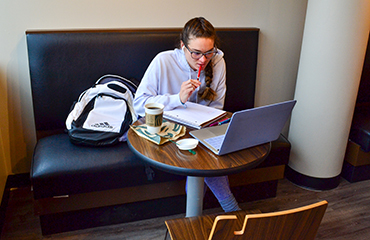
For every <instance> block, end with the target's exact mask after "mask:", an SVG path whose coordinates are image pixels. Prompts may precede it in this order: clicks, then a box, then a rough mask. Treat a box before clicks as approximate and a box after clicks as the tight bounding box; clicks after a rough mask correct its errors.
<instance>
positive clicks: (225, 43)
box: [26, 29, 290, 234]
mask: <svg viewBox="0 0 370 240" xmlns="http://www.w3.org/2000/svg"><path fill="white" fill-rule="evenodd" d="M179 32H180V29H151V30H143V29H136V30H86V31H84V30H71V31H27V32H26V36H27V46H28V56H29V68H30V77H31V87H32V98H33V108H34V119H35V127H36V133H37V138H38V142H37V145H36V147H35V150H34V157H33V160H32V166H31V171H30V178H31V182H32V187H33V193H34V205H35V213H36V214H37V215H40V221H41V226H42V230H43V234H50V233H55V232H60V231H67V230H74V229H79V228H85V227H94V226H99V225H105V224H112V223H119V222H127V221H134V220H139V219H144V218H150V217H157V216H162V215H169V214H175V213H180V212H185V190H184V184H185V177H184V176H179V175H174V174H170V173H166V172H163V171H160V170H157V169H155V168H151V167H149V166H146V165H145V164H144V163H143V162H141V161H140V160H139V159H138V158H137V157H136V156H134V155H133V153H132V152H131V151H130V150H129V149H128V146H127V144H126V143H120V144H118V145H115V146H111V147H101V148H92V147H81V146H75V145H73V144H72V143H71V142H70V141H69V139H68V135H67V134H66V133H65V125H64V122H65V120H66V117H67V115H68V112H69V109H70V107H71V105H72V103H73V101H75V100H76V99H77V98H78V96H79V94H80V93H81V92H82V91H84V90H85V89H87V88H88V87H90V86H91V85H92V84H93V83H94V82H95V81H96V80H97V79H98V78H99V77H101V76H103V75H105V74H117V75H120V76H123V77H126V78H128V79H133V80H134V81H135V80H136V81H139V80H140V79H141V78H142V76H143V74H144V72H145V70H146V68H147V66H148V65H149V63H150V61H151V60H152V59H153V57H154V56H155V55H156V54H157V53H159V52H160V51H163V50H167V49H173V48H175V47H176V44H177V42H178V35H179ZM218 34H219V37H220V39H221V47H220V48H221V49H222V50H223V51H224V53H225V60H226V64H227V95H226V103H225V110H228V111H232V112H234V111H237V110H242V109H246V108H251V107H253V106H254V96H255V94H254V93H255V81H256V66H257V53H258V35H259V29H218ZM272 146H273V149H272V151H271V154H270V155H269V157H268V158H267V159H266V160H265V162H263V163H262V164H261V165H260V166H258V167H257V168H256V169H253V170H249V171H246V172H243V173H239V174H236V175H232V176H230V184H231V186H232V189H233V191H234V193H235V196H236V198H237V200H238V201H239V202H243V201H251V200H257V199H262V198H267V197H274V196H275V195H276V188H277V181H278V179H281V178H283V176H284V166H285V165H286V164H287V163H288V159H289V152H290V143H289V142H288V141H287V140H286V139H285V138H284V137H283V136H281V137H280V138H279V139H278V140H277V141H275V142H274V143H273V144H272ZM215 206H217V203H216V202H215V199H214V198H212V195H211V194H208V193H207V196H206V198H205V207H215ZM112 207H113V208H112ZM107 212H108V213H107ZM107 216H108V217H107ZM84 217H85V218H87V219H88V220H87V221H85V224H82V225H81V224H80V223H81V222H84V221H83V220H82V219H83V218H84Z"/></svg>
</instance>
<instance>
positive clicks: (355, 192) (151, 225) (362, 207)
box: [1, 179, 370, 240]
mask: <svg viewBox="0 0 370 240" xmlns="http://www.w3.org/2000/svg"><path fill="white" fill-rule="evenodd" d="M369 185H370V181H362V182H358V183H348V182H347V181H345V180H343V179H342V181H341V183H340V185H339V187H337V188H336V189H334V190H330V191H322V192H315V191H308V190H305V189H302V188H299V187H297V186H295V185H293V184H292V183H290V182H289V181H287V180H285V179H284V180H281V181H280V182H279V186H278V193H277V197H276V198H271V199H267V200H261V201H256V202H249V203H244V204H241V207H242V208H243V209H246V210H247V209H255V208H258V209H260V210H261V211H262V212H269V211H277V210H284V209H289V208H294V207H299V206H302V205H306V204H310V203H314V202H317V201H319V200H327V201H328V202H329V206H328V209H327V211H326V214H325V216H324V219H323V221H322V223H321V226H320V228H319V232H318V234H317V238H316V239H336V240H339V239H343V240H344V239H345V240H361V239H370V188H369ZM31 203H32V198H31V192H30V189H29V188H18V189H13V190H12V191H11V194H10V200H9V203H8V208H7V212H6V219H5V225H4V228H3V231H2V235H1V239H4V240H5V239H12V240H17V239H22V240H31V239H32V240H34V239H68V240H74V239H76V240H77V239H78V240H81V239H89V240H95V239H96V240H98V239H99V240H101V239H107V240H111V239H120V240H122V239H130V240H131V239H132V240H143V239H144V240H157V239H164V235H165V232H166V228H165V225H164V221H165V220H166V219H171V218H178V217H183V216H184V215H183V214H179V215H175V216H168V217H161V218H156V219H150V220H144V221H138V222H132V223H126V224H118V225H112V226H108V227H99V228H93V229H87V230H79V231H74V232H67V233H61V234H55V235H51V236H46V237H42V236H41V230H40V224H39V220H38V218H37V217H35V216H34V215H33V210H32V206H31ZM218 211H220V209H211V210H207V212H218Z"/></svg>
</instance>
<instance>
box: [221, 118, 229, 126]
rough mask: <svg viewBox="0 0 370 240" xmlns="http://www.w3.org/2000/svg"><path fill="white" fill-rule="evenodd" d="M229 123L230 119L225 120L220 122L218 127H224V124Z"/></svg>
mask: <svg viewBox="0 0 370 240" xmlns="http://www.w3.org/2000/svg"><path fill="white" fill-rule="evenodd" d="M228 122H230V118H229V119H226V120H223V121H221V122H218V125H222V124H225V123H228Z"/></svg>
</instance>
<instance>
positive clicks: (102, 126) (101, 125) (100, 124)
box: [91, 122, 113, 129]
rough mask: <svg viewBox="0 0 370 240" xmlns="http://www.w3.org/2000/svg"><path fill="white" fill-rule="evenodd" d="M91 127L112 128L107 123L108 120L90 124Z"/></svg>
mask: <svg viewBox="0 0 370 240" xmlns="http://www.w3.org/2000/svg"><path fill="white" fill-rule="evenodd" d="M91 127H94V128H109V129H112V128H113V127H112V126H111V125H109V123H108V122H102V123H95V124H91Z"/></svg>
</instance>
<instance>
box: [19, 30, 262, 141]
mask: <svg viewBox="0 0 370 240" xmlns="http://www.w3.org/2000/svg"><path fill="white" fill-rule="evenodd" d="M179 33H180V29H148V30H140V29H137V30H71V31H27V32H26V36H27V47H28V57H29V68H30V77H31V88H32V99H33V108H34V116H35V124H36V131H37V135H38V138H41V137H43V136H45V135H50V134H52V133H54V132H61V131H63V130H64V128H65V125H64V122H65V119H66V118H67V115H68V113H69V110H70V107H71V105H72V103H73V101H75V100H77V98H78V96H79V95H80V94H81V92H83V91H84V90H85V89H87V88H89V87H90V86H92V85H93V84H94V83H95V81H96V80H97V79H98V78H99V77H101V76H103V75H105V74H118V75H121V76H123V77H126V78H128V79H131V78H134V79H136V80H138V81H140V80H141V78H142V76H143V75H144V72H145V70H146V68H147V67H148V65H149V63H150V61H151V60H152V59H153V58H154V56H155V55H156V54H157V53H159V52H161V51H163V50H169V49H174V48H175V47H176V46H177V45H178V41H179ZM217 33H218V36H219V38H220V40H221V46H220V49H221V50H222V51H224V53H225V61H226V67H227V87H228V89H227V95H226V102H225V109H226V110H228V111H232V112H234V111H237V110H242V109H246V108H251V107H253V106H254V93H255V81H256V67H257V51H258V35H259V29H256V28H244V29H239V28H238V29H217Z"/></svg>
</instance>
